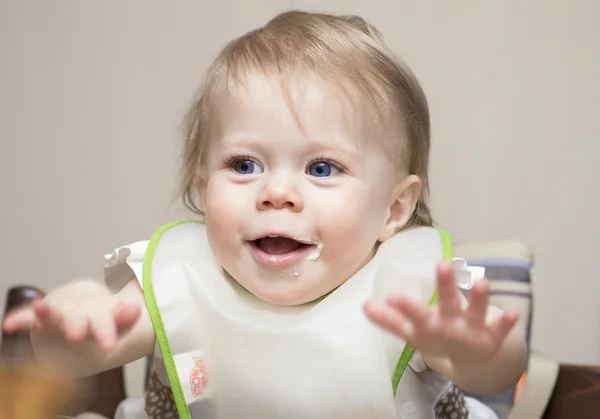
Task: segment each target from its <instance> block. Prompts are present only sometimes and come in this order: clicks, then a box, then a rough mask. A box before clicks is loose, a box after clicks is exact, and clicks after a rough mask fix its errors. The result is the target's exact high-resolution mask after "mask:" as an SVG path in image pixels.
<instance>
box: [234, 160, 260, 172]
mask: <svg viewBox="0 0 600 419" xmlns="http://www.w3.org/2000/svg"><path fill="white" fill-rule="evenodd" d="M232 167H233V170H235V171H236V172H237V173H239V174H240V175H252V174H254V173H257V172H258V173H260V172H261V168H260V166H259V165H258V164H256V163H254V162H253V161H252V160H248V159H240V160H236V161H234V162H233V164H232Z"/></svg>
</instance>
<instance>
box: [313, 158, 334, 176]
mask: <svg viewBox="0 0 600 419" xmlns="http://www.w3.org/2000/svg"><path fill="white" fill-rule="evenodd" d="M332 170H334V168H333V167H332V166H331V164H329V163H327V162H324V161H317V162H314V163H312V164H311V165H310V166H308V174H309V175H311V176H315V177H327V176H329V175H331V171H332Z"/></svg>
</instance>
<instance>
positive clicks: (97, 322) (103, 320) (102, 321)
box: [90, 313, 117, 352]
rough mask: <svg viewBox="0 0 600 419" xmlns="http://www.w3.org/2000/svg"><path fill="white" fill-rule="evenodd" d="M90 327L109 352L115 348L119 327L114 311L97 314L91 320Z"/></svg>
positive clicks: (97, 340)
mask: <svg viewBox="0 0 600 419" xmlns="http://www.w3.org/2000/svg"><path fill="white" fill-rule="evenodd" d="M90 329H91V333H92V335H93V336H94V338H95V339H96V342H98V345H99V346H100V347H101V348H102V349H103V350H105V351H107V352H108V351H110V350H112V349H113V348H114V346H115V344H116V343H117V327H116V325H115V319H114V317H113V315H112V313H110V314H105V315H103V316H95V317H94V318H93V319H91V320H90Z"/></svg>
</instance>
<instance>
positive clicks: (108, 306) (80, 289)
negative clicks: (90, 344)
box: [2, 280, 141, 352]
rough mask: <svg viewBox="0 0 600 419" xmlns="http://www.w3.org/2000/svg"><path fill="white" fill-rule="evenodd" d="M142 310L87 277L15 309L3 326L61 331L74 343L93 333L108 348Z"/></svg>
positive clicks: (40, 330)
mask: <svg viewBox="0 0 600 419" xmlns="http://www.w3.org/2000/svg"><path fill="white" fill-rule="evenodd" d="M140 312H141V310H140V306H139V304H136V303H125V302H122V301H119V299H118V298H117V297H116V296H115V295H113V294H111V293H110V291H109V290H108V289H107V288H106V287H105V286H104V285H102V284H100V283H98V282H95V281H91V280H85V281H79V282H74V283H71V284H68V285H65V286H63V287H61V288H58V289H57V290H55V291H53V292H51V293H50V294H48V296H46V297H45V298H42V299H37V300H34V301H33V302H32V303H31V304H30V305H28V306H25V307H22V308H18V309H16V310H15V311H13V312H11V313H10V314H9V315H8V316H7V317H6V319H5V321H4V323H3V325H2V326H3V329H4V331H5V332H7V333H12V332H16V331H18V330H34V331H38V332H40V333H60V334H62V335H63V336H64V338H65V340H66V341H67V342H70V343H73V344H76V343H79V342H82V341H83V340H84V339H86V338H87V337H89V336H91V337H93V338H94V339H95V340H96V341H97V342H98V345H99V346H100V348H102V349H103V350H105V351H107V352H108V351H110V350H111V349H113V348H114V346H115V344H116V342H117V337H118V336H117V334H118V332H119V331H121V330H123V329H127V328H129V327H131V326H133V325H134V324H135V322H136V321H137V320H138V318H139V317H140Z"/></svg>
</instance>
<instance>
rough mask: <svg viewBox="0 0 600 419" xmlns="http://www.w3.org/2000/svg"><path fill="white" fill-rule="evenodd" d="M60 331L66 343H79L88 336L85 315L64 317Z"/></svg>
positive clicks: (87, 322) (87, 323)
mask: <svg viewBox="0 0 600 419" xmlns="http://www.w3.org/2000/svg"><path fill="white" fill-rule="evenodd" d="M61 329H62V331H63V333H64V335H65V338H66V339H67V341H69V342H71V343H80V342H82V341H83V340H84V339H85V338H86V337H87V335H88V331H89V320H88V318H87V316H85V315H78V316H64V319H63V322H62V325H61Z"/></svg>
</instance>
